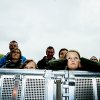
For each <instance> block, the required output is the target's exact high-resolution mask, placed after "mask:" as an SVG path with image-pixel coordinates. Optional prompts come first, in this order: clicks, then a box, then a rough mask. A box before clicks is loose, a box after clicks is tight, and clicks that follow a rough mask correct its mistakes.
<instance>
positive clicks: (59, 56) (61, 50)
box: [59, 48, 68, 57]
mask: <svg viewBox="0 0 100 100" xmlns="http://www.w3.org/2000/svg"><path fill="white" fill-rule="evenodd" d="M64 50H66V51H68V49H66V48H62V49H60V51H59V57H60V52H61V51H64Z"/></svg>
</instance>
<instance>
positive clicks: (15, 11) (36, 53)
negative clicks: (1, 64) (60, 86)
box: [0, 0, 100, 62]
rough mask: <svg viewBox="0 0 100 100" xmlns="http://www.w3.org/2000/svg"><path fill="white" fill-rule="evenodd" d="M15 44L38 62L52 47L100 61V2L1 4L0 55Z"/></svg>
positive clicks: (9, 0) (0, 0)
mask: <svg viewBox="0 0 100 100" xmlns="http://www.w3.org/2000/svg"><path fill="white" fill-rule="evenodd" d="M11 40H16V41H17V42H18V43H19V47H20V49H21V51H22V54H23V55H24V56H26V58H32V59H34V60H35V61H36V62H37V61H38V60H40V59H41V58H42V57H43V56H44V55H45V50H46V48H47V47H48V46H53V47H54V48H55V57H56V58H58V52H59V50H60V49H61V48H67V49H69V50H71V49H75V50H78V51H79V52H80V54H81V56H82V57H86V58H90V57H91V56H93V55H94V56H96V57H97V58H100V44H99V42H100V0H0V53H3V54H6V53H7V52H8V51H9V47H8V45H9V42H10V41H11Z"/></svg>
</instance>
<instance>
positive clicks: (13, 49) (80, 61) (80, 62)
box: [0, 40, 100, 71]
mask: <svg viewBox="0 0 100 100" xmlns="http://www.w3.org/2000/svg"><path fill="white" fill-rule="evenodd" d="M9 50H10V51H9V52H8V53H7V54H6V55H4V56H2V57H1V59H0V68H14V69H50V70H64V69H66V70H80V69H81V70H87V69H89V70H91V69H93V71H97V70H98V69H99V67H100V63H99V61H98V59H97V58H96V57H95V56H93V57H91V58H90V59H86V58H83V57H81V56H80V54H79V52H78V51H76V50H68V49H66V48H62V49H61V50H60V51H59V59H56V58H55V57H54V54H55V50H54V48H53V47H52V46H49V47H47V49H46V56H44V57H43V58H42V59H41V60H39V61H38V62H37V63H36V62H35V61H34V60H33V59H27V58H26V57H24V56H23V55H22V53H21V50H20V49H19V46H18V43H17V41H15V40H13V41H11V42H10V43H9ZM89 66H90V67H89ZM91 66H92V67H91ZM95 66H96V67H95Z"/></svg>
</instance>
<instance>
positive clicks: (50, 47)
mask: <svg viewBox="0 0 100 100" xmlns="http://www.w3.org/2000/svg"><path fill="white" fill-rule="evenodd" d="M48 49H53V50H54V47H52V46H49V47H47V49H46V52H47V50H48ZM54 51H55V50H54Z"/></svg>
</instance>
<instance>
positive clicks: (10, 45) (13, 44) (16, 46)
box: [9, 42, 18, 51]
mask: <svg viewBox="0 0 100 100" xmlns="http://www.w3.org/2000/svg"><path fill="white" fill-rule="evenodd" d="M16 48H18V44H17V43H16V42H11V43H10V44H9V49H10V51H11V50H13V49H16Z"/></svg>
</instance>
